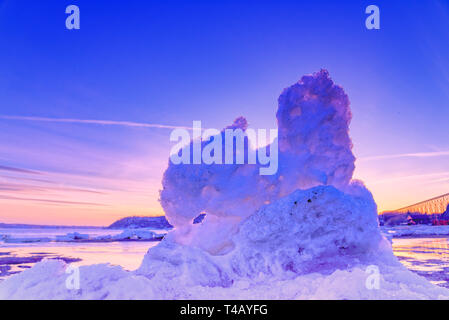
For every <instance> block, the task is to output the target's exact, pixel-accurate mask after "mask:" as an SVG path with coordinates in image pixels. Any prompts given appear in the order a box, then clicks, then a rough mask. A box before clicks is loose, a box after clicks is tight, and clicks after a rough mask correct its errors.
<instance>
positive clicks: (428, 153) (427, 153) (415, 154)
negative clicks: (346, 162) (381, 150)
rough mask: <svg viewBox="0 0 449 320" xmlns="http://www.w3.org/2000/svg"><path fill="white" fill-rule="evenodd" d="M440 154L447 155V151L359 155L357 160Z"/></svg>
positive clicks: (439, 155) (434, 155)
mask: <svg viewBox="0 0 449 320" xmlns="http://www.w3.org/2000/svg"><path fill="white" fill-rule="evenodd" d="M442 156H449V151H436V152H417V153H402V154H392V155H384V156H372V157H361V158H358V160H362V161H369V160H385V159H398V158H429V157H442Z"/></svg>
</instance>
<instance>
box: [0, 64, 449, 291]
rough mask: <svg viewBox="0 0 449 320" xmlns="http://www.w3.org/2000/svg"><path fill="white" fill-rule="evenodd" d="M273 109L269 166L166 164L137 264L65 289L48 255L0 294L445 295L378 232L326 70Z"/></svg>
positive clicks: (60, 269) (344, 114) (341, 104)
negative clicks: (269, 169) (157, 225)
mask: <svg viewBox="0 0 449 320" xmlns="http://www.w3.org/2000/svg"><path fill="white" fill-rule="evenodd" d="M277 120H278V127H279V139H278V141H276V140H275V141H274V142H273V143H278V144H279V168H278V171H277V173H276V174H275V175H272V176H262V175H259V170H258V165H249V164H243V165H174V164H170V165H169V166H168V169H167V171H166V172H165V174H164V178H163V190H162V191H161V203H162V206H163V208H164V210H165V212H166V214H167V217H168V220H169V222H170V223H171V224H172V225H174V227H175V228H174V229H173V230H172V231H170V232H169V233H168V234H167V235H166V236H165V237H164V239H163V240H162V241H161V242H160V243H159V244H158V245H157V246H155V247H153V248H151V249H150V250H149V251H148V253H147V254H146V255H145V258H144V260H143V262H142V265H141V266H140V268H139V269H138V270H136V271H134V272H127V271H124V270H123V269H122V268H120V267H113V266H107V265H94V266H85V267H80V269H79V275H80V277H81V279H80V289H77V290H70V289H67V288H65V287H64V284H65V283H66V280H67V274H66V268H67V265H66V264H64V263H63V262H61V261H44V262H41V263H39V264H37V265H36V266H35V267H33V268H31V269H29V270H25V271H24V272H22V273H20V274H18V275H16V276H12V277H11V278H9V279H6V280H5V281H3V282H1V283H0V299H20V298H24V299H36V298H45V299H134V298H144V299H439V298H445V299H449V290H447V289H444V288H440V287H437V286H435V285H432V284H431V283H430V282H428V281H427V280H425V279H424V278H422V277H420V276H418V275H416V274H413V273H412V272H411V271H409V270H407V269H406V268H405V267H404V266H403V265H401V264H400V263H399V262H398V260H397V259H396V257H395V256H394V255H393V252H392V249H391V245H390V243H389V242H388V241H387V240H386V239H385V238H384V237H382V235H381V232H380V229H379V226H378V220H377V207H376V203H375V202H374V200H373V197H372V195H371V193H370V192H369V191H368V190H367V189H366V188H365V187H364V185H363V184H362V183H361V182H357V181H353V180H352V174H353V171H354V156H353V154H352V151H351V149H352V143H351V140H350V138H349V133H348V132H349V122H350V120H351V113H350V109H349V100H348V98H347V96H346V94H345V93H344V91H343V89H342V88H341V87H339V86H337V85H335V84H334V83H333V82H332V80H331V79H330V78H329V74H328V72H327V71H325V70H321V71H320V72H318V73H315V74H313V75H308V76H304V77H303V78H302V79H301V80H300V81H299V82H298V83H297V84H295V85H293V86H291V87H289V88H287V89H285V90H284V92H283V93H282V95H281V96H280V98H279V109H278V111H277ZM231 127H233V128H240V129H241V130H246V127H247V123H246V120H245V119H244V118H239V119H237V120H236V121H235V122H234V124H233V125H232V126H231ZM221 134H223V133H221ZM188 147H189V148H190V147H192V144H191V145H190V146H188ZM200 214H206V215H205V216H204V220H203V221H202V222H201V223H198V224H193V221H194V220H195V218H196V217H198V216H199V215H200ZM373 270H374V273H375V274H374V277H375V279H374V283H375V285H374V286H373V285H372V283H370V281H371V280H372V278H370V276H373V274H372V272H373ZM370 279H371V280H370Z"/></svg>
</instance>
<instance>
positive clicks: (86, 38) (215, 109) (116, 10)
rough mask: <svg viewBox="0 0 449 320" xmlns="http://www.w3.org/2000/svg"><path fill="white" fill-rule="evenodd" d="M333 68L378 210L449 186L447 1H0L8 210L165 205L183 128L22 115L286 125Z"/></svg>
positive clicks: (2, 159)
mask: <svg viewBox="0 0 449 320" xmlns="http://www.w3.org/2000/svg"><path fill="white" fill-rule="evenodd" d="M69 4H76V5H78V6H79V7H80V11H81V29H80V30H67V29H66V28H65V19H66V17H67V15H66V14H65V8H66V6H67V5H69ZM369 4H376V5H378V6H379V7H380V10H381V30H367V29H366V28H365V22H364V21H365V18H366V16H367V15H366V14H365V8H366V7H367V6H368V5H369ZM320 68H326V69H328V70H329V72H330V74H331V76H332V78H333V79H334V80H335V82H336V83H338V84H340V85H342V86H343V88H344V89H345V91H346V92H347V94H348V95H349V97H350V100H351V105H352V111H353V121H352V125H351V136H352V139H353V142H354V152H355V154H356V156H357V158H358V160H357V163H356V165H357V169H356V177H357V178H360V179H362V180H364V181H365V183H366V184H367V186H368V187H369V188H370V189H371V190H372V191H373V193H374V196H375V199H376V201H377V203H378V205H379V210H386V209H395V208H397V207H401V206H404V205H408V204H411V203H414V202H418V201H420V200H424V199H426V198H430V197H433V196H437V195H439V194H443V193H447V192H448V191H449V130H448V129H449V121H448V119H449V2H448V1H443V0H429V1H421V0H420V1H377V0H376V1H369V2H368V1H298V0H296V1H242V0H239V1H210V0H209V1H137V0H130V1H126V2H118V1H99V0H96V1H86V0H73V1H70V2H67V1H59V0H58V1H46V2H44V3H38V2H30V1H26V0H14V1H13V0H0V97H1V98H0V221H1V222H28V223H52V224H54V223H57V224H90V225H104V224H108V223H110V222H112V221H114V220H115V219H117V218H119V217H122V216H128V215H156V214H160V213H162V210H161V208H160V206H159V204H158V201H157V198H158V190H159V188H160V179H161V176H162V173H163V170H164V169H165V167H166V165H167V161H168V160H167V159H168V153H169V150H170V146H171V145H170V143H169V134H170V130H169V129H161V128H150V127H134V126H130V125H105V124H92V123H58V122H47V121H37V120H38V119H34V120H30V118H28V120H25V119H11V116H13V117H31V118H32V117H37V118H39V117H44V118H54V119H60V118H71V119H80V120H86V119H88V120H108V121H128V122H138V123H148V124H161V125H169V126H190V125H191V124H192V121H193V120H202V122H203V125H204V126H207V127H216V128H222V127H224V126H226V125H228V124H230V123H231V122H232V121H233V119H234V118H236V117H237V116H240V115H243V116H245V117H246V118H247V119H248V121H249V122H250V125H251V126H252V127H255V128H274V127H276V123H275V111H276V108H277V97H278V96H279V94H280V92H281V91H282V90H283V88H285V87H287V86H289V85H291V84H293V83H294V82H296V81H298V80H299V78H300V77H301V76H302V75H304V74H307V73H312V72H314V71H318V70H319V69H320Z"/></svg>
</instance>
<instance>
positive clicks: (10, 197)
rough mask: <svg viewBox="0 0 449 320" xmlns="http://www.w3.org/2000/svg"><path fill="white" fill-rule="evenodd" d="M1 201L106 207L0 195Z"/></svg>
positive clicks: (86, 203)
mask: <svg viewBox="0 0 449 320" xmlns="http://www.w3.org/2000/svg"><path fill="white" fill-rule="evenodd" d="M0 199H3V200H18V201H32V202H45V203H49V204H56V205H58V204H64V205H67V204H69V205H84V206H102V207H103V206H105V205H104V204H100V203H93V202H77V201H62V200H53V199H38V198H20V197H13V196H5V195H0Z"/></svg>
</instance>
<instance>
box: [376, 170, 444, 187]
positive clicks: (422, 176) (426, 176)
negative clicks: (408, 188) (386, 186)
mask: <svg viewBox="0 0 449 320" xmlns="http://www.w3.org/2000/svg"><path fill="white" fill-rule="evenodd" d="M448 175H449V172H435V173H427V174H414V175H404V176H398V177H391V178H386V179H381V180H375V181H370V185H373V184H382V183H392V182H397V181H403V180H410V179H411V180H421V181H423V180H426V179H429V178H433V177H439V179H444V178H441V177H444V176H448ZM432 181H437V180H432Z"/></svg>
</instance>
